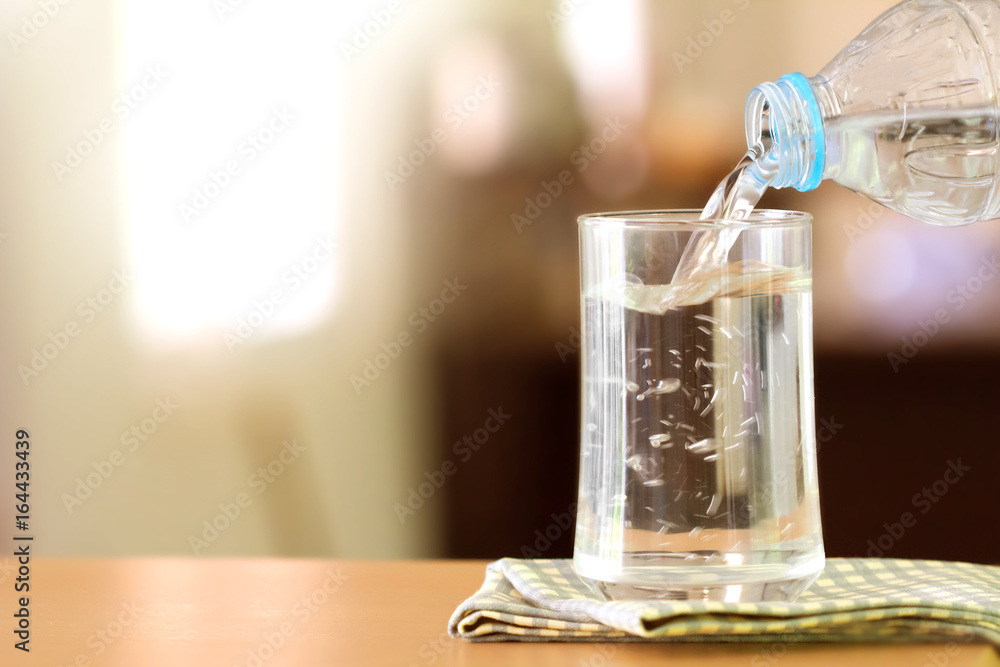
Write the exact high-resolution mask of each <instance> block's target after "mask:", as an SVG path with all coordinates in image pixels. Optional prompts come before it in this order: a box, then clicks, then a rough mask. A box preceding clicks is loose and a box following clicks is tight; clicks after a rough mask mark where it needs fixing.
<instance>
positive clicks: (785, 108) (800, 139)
mask: <svg viewBox="0 0 1000 667" xmlns="http://www.w3.org/2000/svg"><path fill="white" fill-rule="evenodd" d="M746 132H747V146H748V147H750V148H754V147H758V150H761V151H762V152H763V153H764V154H767V153H770V154H771V155H772V159H774V160H776V161H777V164H778V168H777V173H776V175H775V177H774V180H773V181H772V182H771V187H775V188H788V187H792V188H795V189H796V190H799V191H801V192H808V191H809V190H815V189H816V188H817V187H819V184H820V182H822V180H823V172H824V170H825V167H826V139H825V131H824V126H823V111H822V109H821V106H820V102H819V100H818V98H817V96H816V92H815V90H814V89H813V87H812V85H811V84H810V82H809V79H807V78H806V77H805V76H803V75H802V74H797V73H796V74H787V75H785V76H783V77H781V78H780V79H778V80H777V81H775V82H773V83H762V84H761V85H759V86H757V87H756V88H754V89H753V90H752V91H751V92H750V97H749V98H748V99H747V110H746Z"/></svg>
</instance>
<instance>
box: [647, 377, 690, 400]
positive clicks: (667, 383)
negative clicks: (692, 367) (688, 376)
mask: <svg viewBox="0 0 1000 667" xmlns="http://www.w3.org/2000/svg"><path fill="white" fill-rule="evenodd" d="M680 388H681V381H680V380H678V379H677V378H667V379H666V380H660V381H659V382H657V383H656V384H655V385H653V386H652V387H650V388H649V389H647V390H646V391H644V392H642V393H641V394H639V395H638V396H636V399H637V400H640V401H642V400H645V399H646V397H647V396H658V395H660V394H672V393H674V392H675V391H677V390H678V389H680Z"/></svg>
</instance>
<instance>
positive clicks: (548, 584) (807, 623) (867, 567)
mask: <svg viewBox="0 0 1000 667" xmlns="http://www.w3.org/2000/svg"><path fill="white" fill-rule="evenodd" d="M449 631H450V633H451V635H452V636H453V637H461V638H463V639H468V640H470V641H609V640H624V641H686V642H774V641H780V642H845V641H857V642H861V641H864V642H871V641H877V642H887V641H897V642H901V641H910V642H916V641H937V642H940V641H984V642H989V643H992V644H993V645H994V646H996V647H998V648H1000V567H990V566H986V565H972V564H969V563H945V562H939V561H928V560H899V559H868V558H846V559H845V558H830V559H827V562H826V568H825V569H824V571H823V574H822V575H821V576H820V578H819V579H818V580H817V581H816V583H814V584H813V585H812V586H811V587H810V588H809V589H808V590H807V591H806V592H805V593H803V594H802V595H801V596H799V599H798V600H797V601H795V602H758V603H746V602H739V603H738V602H708V601H680V602H678V601H667V600H663V601H661V600H655V601H651V600H635V601H608V600H606V599H604V598H603V597H602V596H601V595H600V594H599V593H597V592H596V591H594V590H593V589H591V588H590V587H588V586H587V584H586V583H584V582H583V581H582V580H581V579H580V578H579V577H578V576H577V575H576V573H575V572H574V571H573V564H572V561H569V560H519V559H513V558H504V559H502V560H499V561H496V562H494V563H490V565H489V566H488V567H487V569H486V581H485V582H484V583H483V586H482V588H481V589H480V590H479V592H478V593H476V594H475V595H473V596H472V597H471V598H469V599H468V600H466V601H465V602H464V603H462V605H461V606H459V608H458V609H457V610H456V611H455V613H454V614H453V615H452V618H451V622H450V624H449Z"/></svg>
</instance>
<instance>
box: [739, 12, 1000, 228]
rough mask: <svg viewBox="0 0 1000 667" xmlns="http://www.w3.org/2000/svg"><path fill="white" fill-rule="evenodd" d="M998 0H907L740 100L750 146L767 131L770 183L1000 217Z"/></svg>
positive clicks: (952, 220) (943, 219)
mask: <svg viewBox="0 0 1000 667" xmlns="http://www.w3.org/2000/svg"><path fill="white" fill-rule="evenodd" d="M998 93H1000V0H907V1H906V2H902V3H900V4H898V5H896V6H895V7H893V8H892V9H890V10H889V11H887V12H886V13H884V14H882V16H880V17H879V18H878V19H876V20H875V21H874V22H873V23H872V24H871V25H869V26H868V27H867V28H865V30H864V31H863V32H862V33H861V34H860V35H858V36H857V38H855V39H854V41H852V42H851V43H850V44H848V46H847V47H846V48H845V49H844V50H843V51H841V52H840V54H839V55H837V57H836V58H834V59H833V61H832V62H830V64H829V65H827V66H826V67H824V68H823V70H822V71H820V73H819V74H817V75H816V76H814V77H811V78H806V77H805V76H803V75H801V74H789V75H787V76H783V77H781V78H780V79H778V80H777V81H776V82H774V83H764V84H761V85H760V86H758V87H757V88H755V89H754V90H753V92H751V94H750V98H749V100H748V101H747V141H748V144H749V146H750V147H754V146H757V145H759V144H760V143H761V142H762V141H764V142H770V143H771V144H772V145H771V147H770V148H771V151H770V152H771V153H772V156H771V157H772V158H773V159H774V160H775V161H776V163H777V167H776V169H774V175H773V178H772V179H771V180H770V186H771V187H779V188H781V187H794V188H796V189H797V190H801V191H808V190H812V189H814V188H816V187H817V186H818V185H819V184H820V182H821V181H823V180H825V179H831V180H834V181H836V182H837V183H840V184H841V185H843V186H845V187H848V188H850V189H851V190H854V191H855V192H858V193H860V194H862V195H864V196H866V197H869V198H871V199H873V200H875V201H877V202H879V203H880V204H883V205H885V206H887V207H889V208H891V209H894V210H896V211H899V212H900V213H903V214H904V215H907V216H909V217H911V218H915V219H917V220H921V221H923V222H927V223H931V224H936V225H962V224H968V223H971V222H975V221H977V220H989V219H994V218H997V217H1000V191H998V190H1000V154H998V140H1000V137H998V98H997V95H998Z"/></svg>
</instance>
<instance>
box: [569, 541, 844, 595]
mask: <svg viewBox="0 0 1000 667" xmlns="http://www.w3.org/2000/svg"><path fill="white" fill-rule="evenodd" d="M696 555H698V556H703V555H701V554H690V553H688V554H684V553H672V554H662V553H661V554H650V553H645V554H634V553H633V554H630V559H629V560H630V562H631V565H630V566H627V567H624V568H609V567H607V563H606V562H605V561H601V560H600V559H597V558H588V557H586V556H584V555H582V554H577V555H576V557H575V558H574V560H573V566H574V569H575V570H576V573H577V575H578V576H579V577H580V578H581V579H582V580H583V581H584V582H586V583H587V584H588V586H589V587H590V588H591V589H592V590H593V591H594V592H595V593H596V594H597V595H599V596H601V597H603V598H604V599H606V600H712V601H717V602H792V601H794V600H795V599H796V598H797V597H798V596H799V595H801V594H802V592H803V591H805V590H806V589H807V588H809V586H811V585H812V583H813V582H814V581H816V579H818V578H819V575H820V574H821V573H822V571H823V565H824V561H825V559H824V557H823V550H822V547H821V546H820V547H814V548H812V549H806V550H795V551H784V552H778V553H776V552H773V551H772V552H765V553H761V554H757V556H758V557H757V558H753V557H750V558H746V559H745V561H750V562H745V561H742V562H741V564H740V565H715V564H714V562H715V561H717V560H723V561H724V560H727V559H728V560H729V561H732V560H733V558H734V554H726V555H723V556H722V557H721V558H719V559H716V558H714V557H712V558H708V557H704V556H703V557H702V560H703V561H707V563H708V564H701V565H693V564H689V563H692V562H694V556H696ZM715 555H716V556H717V555H718V554H715ZM779 556H780V558H779ZM775 561H777V562H775ZM682 563H684V564H682Z"/></svg>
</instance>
